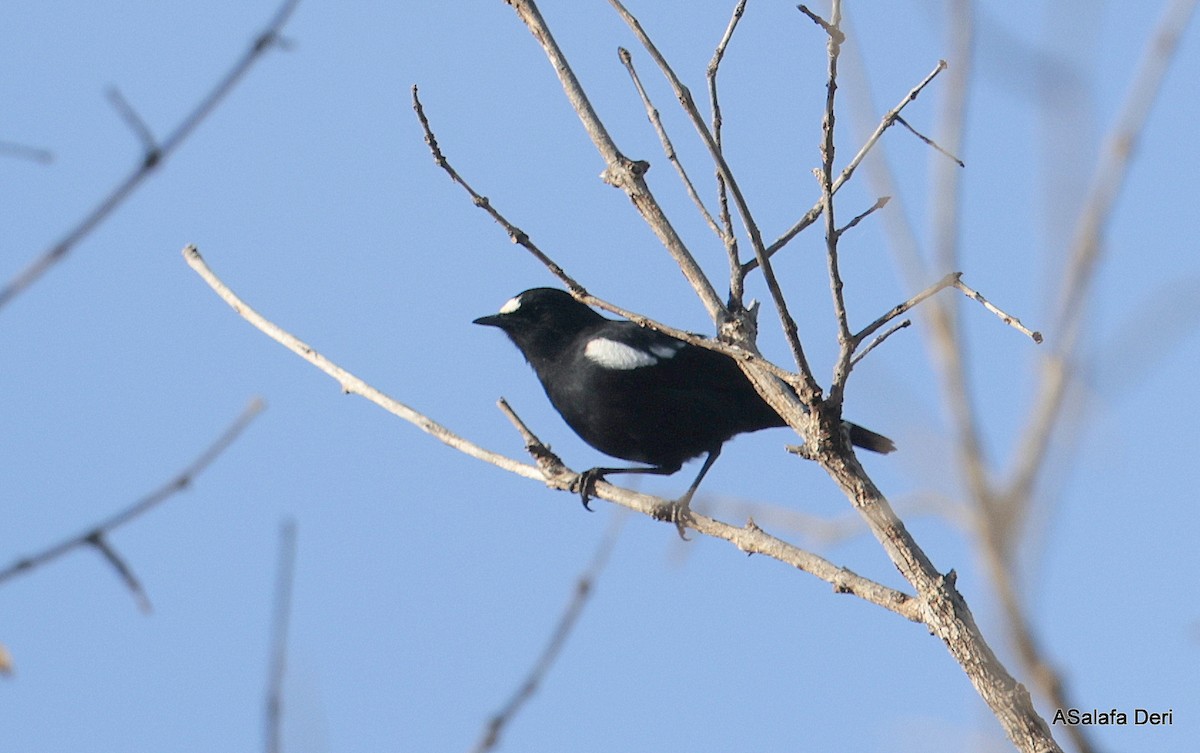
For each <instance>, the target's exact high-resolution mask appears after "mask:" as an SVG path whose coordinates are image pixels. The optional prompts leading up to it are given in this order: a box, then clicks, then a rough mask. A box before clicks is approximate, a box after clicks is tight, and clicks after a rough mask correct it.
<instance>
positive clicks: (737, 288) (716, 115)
mask: <svg viewBox="0 0 1200 753" xmlns="http://www.w3.org/2000/svg"><path fill="white" fill-rule="evenodd" d="M745 12H746V0H738V4H737V5H736V6H734V8H733V15H732V16H731V17H730V19H729V25H728V26H726V27H725V33H724V34H722V35H721V41H719V42H717V47H716V49H715V50H714V51H713V56H712V60H710V61H709V63H708V71H707V76H706V78H707V79H708V101H709V105H710V107H711V108H712V134H713V143H714V144H716V147H717V151H718V152H720V153H721V154H724V153H725V149H724V144H723V143H722V135H721V129H722V126H723V125H724V122H725V121H724V118H722V116H721V101H720V99H719V98H718V97H717V73H718V71H719V70H720V68H721V61H722V60H724V59H725V50H726V49H727V48H728V47H729V43H730V41H732V40H733V32H734V31H735V30H736V29H737V26H738V22H739V21H741V20H742V15H743V14H744V13H745ZM715 173H716V178H717V204H718V206H719V207H720V210H719V212H720V217H721V227H722V228H724V232H723V233H721V239H722V240H723V241H724V244H725V255H726V256H727V257H728V259H729V305H730V306H731V307H734V308H741V307H742V305H743V304H742V298H743V295H744V292H745V291H744V284H745V279H746V275H745V274H744V273H743V272H742V261H741V258H740V257H739V256H738V242H737V235H736V234H735V233H734V231H733V217H732V216H731V215H730V213H729V191H728V188H727V187H726V185H725V177H724V176H723V175H721V171H720V170H719V169H717V170H716V171H715Z"/></svg>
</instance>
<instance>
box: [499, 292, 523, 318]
mask: <svg viewBox="0 0 1200 753" xmlns="http://www.w3.org/2000/svg"><path fill="white" fill-rule="evenodd" d="M519 308H521V296H517V297H516V298H509V299H508V300H507V301H505V302H504V305H503V306H501V307H500V313H501V314H511V313H512V312H514V311H516V310H517V309H519Z"/></svg>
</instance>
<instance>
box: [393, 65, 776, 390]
mask: <svg viewBox="0 0 1200 753" xmlns="http://www.w3.org/2000/svg"><path fill="white" fill-rule="evenodd" d="M414 89H415V87H414ZM413 109H414V110H415V111H416V113H417V117H418V119H420V121H421V127H422V128H423V129H424V130H425V141H426V143H427V144H428V145H429V148H430V151H431V152H432V153H433V158H434V161H435V162H436V163H437V164H438V166H439V167H441V168H442V169H443V170H445V171H446V172H447V174H449V176H450V178H451V179H452V180H453V181H454V182H455V183H457V184H458V185H459V186H461V187H462V188H463V190H464V191H466V192H467V194H468V195H469V196H470V197H471V200H472V202H473V203H474V204H475V206H477V207H479V208H480V209H483V210H484V211H485V212H487V213H488V215H490V216H491V217H492V219H494V220H495V221H496V223H497V224H498V225H500V226H501V227H503V228H504V230H505V232H507V233H508V236H509V238H510V239H511V240H512V241H513V243H516V244H517V245H519V246H521V247H522V248H524V249H525V250H527V251H529V253H531V254H533V256H534V258H536V259H537V260H538V261H540V262H541V263H542V264H543V265H544V266H545V267H546V269H548V270H549V271H550V273H551V274H553V275H554V276H555V277H557V278H558V279H559V280H560V281H561V282H562V283H563V284H564V285H565V286H566V287H567V289H568V290H570V292H571V294H572V295H573V296H575V298H576V299H577V300H579V301H580V302H581V303H586V304H588V305H589V306H596V307H598V308H601V309H604V310H605V311H607V312H609V313H611V314H616V315H617V316H620V317H624V318H625V319H628V320H629V321H631V322H633V323H635V324H637V325H638V326H639V327H646V328H647V329H653V330H656V331H658V332H662V333H663V334H665V335H670V336H671V337H674V338H676V339H677V340H683V341H684V342H686V343H690V344H692V345H697V346H699V347H701V348H707V349H708V350H714V351H716V352H718V353H723V354H725V355H727V356H729V357H731V358H733V359H735V360H737V361H739V362H743V363H753V364H756V365H758V366H761V367H762V368H763V369H766V370H767V371H769V372H771V374H773V375H774V376H776V377H778V378H780V379H782V380H783V381H785V382H789V383H791V382H792V381H794V375H793V374H791V373H790V372H788V371H785V370H784V369H781V368H779V367H778V366H775V365H774V364H772V363H771V362H770V361H767V360H766V359H764V358H763V357H762V356H760V355H758V354H757V353H753V352H751V351H749V350H747V349H746V348H743V347H739V346H735V345H731V344H729V343H725V342H722V341H721V340H715V339H712V338H708V337H701V336H700V335H696V334H694V333H691V332H685V331H684V330H681V329H677V328H675V327H672V326H670V325H667V324H663V323H662V322H659V321H656V320H654V319H651V318H649V317H647V316H642V315H641V314H638V313H635V312H633V311H629V310H627V309H624V308H621V307H620V306H617V305H616V304H613V303H610V302H608V301H606V300H604V299H602V298H597V297H596V296H594V295H592V294H591V293H589V292H588V290H587V289H586V288H585V287H584V286H583V285H582V284H581V283H580V282H579V281H577V280H576V279H575V278H574V277H572V276H571V275H570V274H568V273H567V272H566V270H564V269H563V268H562V267H561V266H559V264H558V263H557V262H555V261H554V260H553V259H551V258H550V257H549V256H548V255H547V254H546V253H545V252H543V251H542V250H541V249H540V248H539V247H538V245H537V244H536V243H534V241H533V239H532V238H530V237H529V235H528V234H527V233H526V232H525V231H524V230H521V229H520V228H519V227H517V226H516V225H514V224H513V223H512V222H510V221H509V220H508V218H507V217H505V216H504V215H503V214H502V213H501V212H500V211H499V210H498V209H496V207H495V206H494V205H493V204H492V203H491V201H489V200H488V198H487V197H486V196H482V195H480V194H479V192H477V191H476V190H475V189H474V188H472V187H471V184H470V183H468V182H467V181H466V179H465V178H463V177H462V176H461V175H460V174H459V173H458V171H457V170H455V169H454V168H453V167H452V166H451V165H450V161H449V160H448V159H447V158H446V156H445V154H443V152H442V150H441V147H440V146H439V145H438V141H437V137H436V136H435V135H434V133H433V129H432V126H431V125H430V124H429V120H428V118H427V117H426V116H425V109H424V107H423V105H422V104H421V101H420V100H419V99H417V98H416V92H415V91H414V96H413Z"/></svg>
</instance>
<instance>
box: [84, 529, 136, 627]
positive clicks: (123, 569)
mask: <svg viewBox="0 0 1200 753" xmlns="http://www.w3.org/2000/svg"><path fill="white" fill-rule="evenodd" d="M84 542H85V543H86V544H87V545H88V546H90V547H92V548H93V549H95V550H96V551H97V552H99V553H100V556H101V557H103V558H104V561H105V562H107V563H108V564H110V565H112V568H113V570H116V571H117V575H118V576H119V577H120V578H121V582H122V583H124V584H125V587H126V588H128V589H129V593H131V594H133V599H134V601H136V602H137V605H138V609H140V610H142V612H143V613H144V614H149V613H150V612H151V611H152V610H151V607H150V597H149V596H147V595H146V589H144V588H142V582H141V581H140V580H138V577H137V576H136V575H134V572H133V568H132V567H130V566H129V563H128V562H126V561H125V558H123V557H122V556H121V555H120V554H119V553H118V552H117V550H116V549H114V548H113V546H112V545H111V544H109V543H108V538H107V537H106V536H105V535H104V534H103V533H102V532H101V531H93V532H92V533H91V535H89V536H88V537H87V538H86V539H84Z"/></svg>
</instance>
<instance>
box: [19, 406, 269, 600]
mask: <svg viewBox="0 0 1200 753" xmlns="http://www.w3.org/2000/svg"><path fill="white" fill-rule="evenodd" d="M265 405H266V404H265V403H264V402H263V401H262V399H261V398H257V397H256V398H254V399H253V400H251V401H250V403H249V405H247V406H246V408H245V409H244V410H243V411H242V413H241V415H239V416H238V417H237V418H236V419H235V420H234V422H233V423H232V424H230V426H229V428H227V429H225V431H224V432H223V433H222V434H221V436H220V437H218V438H217V439H216V441H214V442H213V443H212V444H211V445H210V446H209V447H208V449H206V450H205V451H204V452H202V453H201V454H200V456H199V457H198V458H196V459H195V460H193V461H192V462H191V464H190V465H188V466H187V467H186V468H184V469H183V470H182V471H180V472H179V474H178V475H176V476H175V478H173V479H171V480H170V481H168V482H167V483H166V484H164V485H163V486H161V487H160V488H158V489H157V490H155V491H153V492H151V493H150V494H148V495H146V496H145V497H143V498H142V499H140V500H138V501H137V502H135V503H134V504H132V505H130V506H129V507H127V508H125V509H124V510H121V511H120V512H118V513H117V514H115V515H113V516H112V517H109V518H106V519H105V520H102V521H100V522H99V523H96V524H95V525H93V526H91V527H90V528H88V529H87V530H86V531H84V532H83V533H81V534H79V535H77V536H72V537H71V538H69V539H66V540H65V541H62V542H60V543H58V544H55V545H54V546H52V547H49V548H48V549H45V550H44V551H42V552H39V553H37V554H34V555H31V556H29V557H22V558H21V559H19V560H17V561H16V562H14V563H12V564H11V565H9V566H8V567H6V568H3V569H0V583H4V581H6V580H8V579H10V578H13V577H15V576H17V575H20V574H22V573H27V572H30V571H31V570H33V569H34V568H37V567H40V566H41V565H44V564H46V563H48V562H51V561H52V560H56V559H58V558H59V557H61V556H63V555H64V554H66V553H67V552H70V551H72V550H73V549H78V548H80V547H84V546H90V547H93V548H95V549H96V551H98V552H99V553H100V554H101V556H103V557H104V558H105V560H106V561H107V562H108V563H109V564H111V565H112V566H113V568H114V569H115V570H116V571H117V574H118V575H119V576H120V577H121V580H122V582H124V583H125V584H126V585H127V586H128V587H129V589H130V591H131V592H132V593H133V594H134V597H135V598H137V600H138V603H139V605H140V606H141V607H142V608H143V609H146V608H148V605H149V602H148V601H147V600H146V597H145V594H144V593H143V591H142V588H141V585H140V584H139V583H138V580H137V578H136V577H135V576H134V574H133V571H132V569H130V567H129V565H128V564H127V563H126V562H125V561H124V560H123V559H122V558H121V557H120V556H119V555H118V554H117V552H116V551H115V550H114V549H113V547H112V545H111V543H110V542H109V541H108V534H110V533H112V532H113V531H114V530H116V529H117V528H120V527H121V526H123V525H125V524H126V523H129V522H130V521H132V520H134V519H135V518H138V517H140V516H141V515H144V514H146V513H147V512H149V511H150V510H152V509H153V508H155V507H157V506H158V505H160V504H162V503H163V502H165V501H166V500H167V499H168V498H170V497H171V496H172V495H173V494H175V493H176V492H178V491H182V490H183V489H186V488H188V487H189V486H190V485H191V484H192V482H193V481H195V479H196V477H197V476H198V475H200V473H201V472H202V471H204V469H205V468H207V467H208V466H209V465H211V464H212V462H213V461H214V460H216V459H217V457H218V456H220V454H221V453H222V452H224V451H225V450H226V448H228V447H229V445H231V444H233V442H234V440H235V439H237V438H238V436H239V435H240V434H241V433H242V431H243V430H244V429H245V428H246V427H247V426H248V425H249V424H250V422H251V421H252V420H254V417H255V416H257V415H258V414H259V413H260V412H261V411H262V409H263V408H264V407H265Z"/></svg>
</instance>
